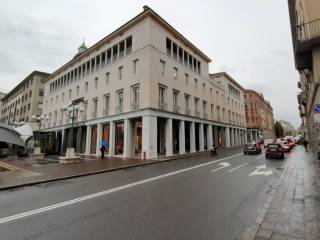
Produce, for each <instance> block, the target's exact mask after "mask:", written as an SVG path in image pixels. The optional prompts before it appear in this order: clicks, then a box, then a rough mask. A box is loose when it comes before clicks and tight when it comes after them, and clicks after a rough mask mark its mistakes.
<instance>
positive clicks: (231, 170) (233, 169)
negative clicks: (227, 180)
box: [228, 163, 248, 173]
mask: <svg viewBox="0 0 320 240" xmlns="http://www.w3.org/2000/svg"><path fill="white" fill-rule="evenodd" d="M246 165H248V163H244V164H241V165H239V166H237V167H235V168H232V169H230V170H229V171H228V172H229V173H231V172H233V171H235V170H237V169H238V168H241V167H243V166H246Z"/></svg>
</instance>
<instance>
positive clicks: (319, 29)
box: [296, 18, 320, 42]
mask: <svg viewBox="0 0 320 240" xmlns="http://www.w3.org/2000/svg"><path fill="white" fill-rule="evenodd" d="M296 30H297V41H298V42H302V41H306V40H310V39H312V38H317V37H320V18H319V19H316V20H314V21H311V22H308V23H303V24H301V25H298V26H296Z"/></svg>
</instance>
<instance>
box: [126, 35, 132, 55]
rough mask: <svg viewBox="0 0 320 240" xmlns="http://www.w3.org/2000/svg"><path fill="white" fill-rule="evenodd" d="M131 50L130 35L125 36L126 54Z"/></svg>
mask: <svg viewBox="0 0 320 240" xmlns="http://www.w3.org/2000/svg"><path fill="white" fill-rule="evenodd" d="M131 51H132V36H130V37H128V38H126V54H130V53H131Z"/></svg>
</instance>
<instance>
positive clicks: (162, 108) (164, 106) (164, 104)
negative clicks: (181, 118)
mask: <svg viewBox="0 0 320 240" xmlns="http://www.w3.org/2000/svg"><path fill="white" fill-rule="evenodd" d="M158 103H159V109H160V110H163V111H166V110H167V108H168V105H167V103H165V102H160V101H159V102H158Z"/></svg>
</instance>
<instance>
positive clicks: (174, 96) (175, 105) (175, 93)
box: [172, 89, 179, 112]
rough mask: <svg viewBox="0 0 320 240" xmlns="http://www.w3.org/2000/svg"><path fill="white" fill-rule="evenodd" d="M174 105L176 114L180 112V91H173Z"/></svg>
mask: <svg viewBox="0 0 320 240" xmlns="http://www.w3.org/2000/svg"><path fill="white" fill-rule="evenodd" d="M172 100H173V102H172V105H173V111H174V112H179V102H178V100H179V91H177V90H175V89H174V90H173V96H172Z"/></svg>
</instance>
